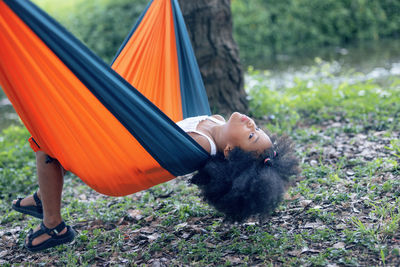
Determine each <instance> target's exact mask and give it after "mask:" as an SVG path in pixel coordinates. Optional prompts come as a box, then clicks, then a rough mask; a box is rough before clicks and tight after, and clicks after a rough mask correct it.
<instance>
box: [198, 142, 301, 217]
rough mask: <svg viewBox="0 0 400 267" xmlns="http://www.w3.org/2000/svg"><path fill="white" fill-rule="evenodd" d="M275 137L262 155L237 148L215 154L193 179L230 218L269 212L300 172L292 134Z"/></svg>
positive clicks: (204, 196)
mask: <svg viewBox="0 0 400 267" xmlns="http://www.w3.org/2000/svg"><path fill="white" fill-rule="evenodd" d="M271 141H272V143H273V144H274V145H273V148H271V149H269V150H268V151H265V152H264V153H263V154H262V155H261V156H256V155H254V153H251V152H245V151H243V150H241V149H240V148H235V149H233V150H232V151H231V152H230V154H229V157H228V158H225V157H224V155H223V154H222V153H219V154H217V155H215V156H213V157H211V158H210V159H209V160H208V162H207V163H206V164H205V165H204V166H203V167H202V168H201V169H200V170H199V171H198V172H197V173H196V174H195V175H194V176H193V178H192V179H191V180H190V182H191V183H193V184H196V185H198V186H199V188H200V189H201V191H202V196H203V198H204V199H205V201H207V202H208V203H210V204H211V205H212V206H214V207H215V208H216V209H217V210H218V211H220V212H222V213H224V214H225V216H226V219H227V220H229V221H239V222H240V221H243V220H245V219H247V218H249V217H250V216H253V215H255V216H261V217H264V216H265V215H268V214H269V213H270V212H272V211H273V210H274V209H275V208H276V206H277V205H278V204H279V202H280V201H281V199H282V196H283V193H284V192H285V189H286V186H287V185H288V182H289V178H290V177H291V176H293V175H297V174H298V173H299V161H298V159H297V157H296V156H295V154H294V148H293V143H292V141H291V140H290V139H289V137H287V136H283V137H281V138H276V136H272V137H271ZM266 158H269V160H268V162H267V164H266V163H265V159H266Z"/></svg>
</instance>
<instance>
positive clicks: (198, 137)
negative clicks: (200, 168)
mask: <svg viewBox="0 0 400 267" xmlns="http://www.w3.org/2000/svg"><path fill="white" fill-rule="evenodd" d="M187 134H188V135H190V137H192V138H193V139H194V140H195V141H196V142H197V143H198V144H199V145H200V146H201V147H202V148H204V150H206V151H207V152H208V153H211V146H210V142H208V140H207V138H206V137H204V136H202V135H200V134H197V133H191V132H189V133H187Z"/></svg>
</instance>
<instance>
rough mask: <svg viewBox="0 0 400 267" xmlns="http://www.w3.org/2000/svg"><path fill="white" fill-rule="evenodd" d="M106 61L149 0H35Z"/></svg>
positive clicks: (114, 51) (119, 44) (108, 60)
mask: <svg viewBox="0 0 400 267" xmlns="http://www.w3.org/2000/svg"><path fill="white" fill-rule="evenodd" d="M34 2H35V3H36V4H38V5H39V6H40V7H41V8H43V9H45V10H46V11H47V12H49V13H50V15H52V16H53V17H54V18H55V19H56V20H57V21H59V22H60V23H61V24H62V25H63V26H64V27H66V28H67V29H68V30H69V31H70V32H72V33H73V34H74V35H75V36H76V37H77V38H78V39H80V40H81V41H83V42H84V43H85V44H86V45H87V46H88V47H89V48H90V49H91V50H92V51H93V52H94V53H95V54H97V55H98V56H100V57H101V58H102V59H103V60H104V61H105V62H107V63H111V61H112V59H113V58H114V55H115V54H116V52H117V51H118V49H119V47H120V46H121V44H122V43H123V41H124V39H125V38H126V36H127V35H128V34H129V32H130V30H131V28H132V26H133V25H134V23H135V22H136V20H137V18H138V17H139V15H140V14H141V13H142V12H143V10H144V9H145V7H146V5H147V3H148V1H147V0H85V1H83V0H69V1H61V2H59V1H53V0H35V1H34Z"/></svg>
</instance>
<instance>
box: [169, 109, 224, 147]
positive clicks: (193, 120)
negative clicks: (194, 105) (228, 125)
mask: <svg viewBox="0 0 400 267" xmlns="http://www.w3.org/2000/svg"><path fill="white" fill-rule="evenodd" d="M204 120H210V121H212V122H215V123H216V124H218V125H223V124H225V122H224V121H221V120H218V119H216V118H214V117H211V116H198V117H190V118H186V119H184V120H182V121H178V122H177V123H176V124H177V125H178V126H179V127H180V128H181V129H182V130H184V131H185V132H187V133H197V134H199V135H201V136H204V137H205V138H207V140H208V142H209V143H210V147H211V152H210V154H211V155H215V154H217V146H216V145H215V143H214V141H213V140H212V139H211V138H210V137H209V136H208V135H206V134H204V133H202V132H200V131H197V129H196V128H197V125H199V123H200V122H201V121H204Z"/></svg>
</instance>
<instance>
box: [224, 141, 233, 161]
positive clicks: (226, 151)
mask: <svg viewBox="0 0 400 267" xmlns="http://www.w3.org/2000/svg"><path fill="white" fill-rule="evenodd" d="M231 150H232V146H231V145H230V144H227V145H226V147H225V148H224V156H225V158H227V157H228V156H229V153H230V152H231Z"/></svg>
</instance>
